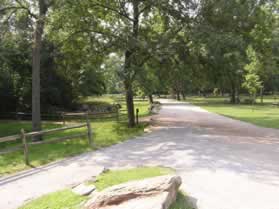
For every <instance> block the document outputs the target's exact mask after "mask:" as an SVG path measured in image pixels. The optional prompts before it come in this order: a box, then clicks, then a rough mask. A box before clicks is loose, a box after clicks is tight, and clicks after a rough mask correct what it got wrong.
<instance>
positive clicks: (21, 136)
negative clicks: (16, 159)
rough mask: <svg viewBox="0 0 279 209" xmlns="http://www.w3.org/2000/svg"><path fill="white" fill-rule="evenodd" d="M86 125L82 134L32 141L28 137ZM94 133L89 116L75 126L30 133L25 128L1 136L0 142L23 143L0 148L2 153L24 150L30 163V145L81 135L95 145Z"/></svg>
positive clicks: (26, 162) (26, 161) (25, 159)
mask: <svg viewBox="0 0 279 209" xmlns="http://www.w3.org/2000/svg"><path fill="white" fill-rule="evenodd" d="M84 127H87V130H86V132H83V133H80V134H75V135H68V136H63V137H58V138H54V139H50V140H45V141H31V142H28V139H30V138H33V137H37V136H45V135H48V134H52V133H57V132H62V131H66V130H73V129H79V128H84ZM92 133H93V132H92V129H91V124H90V121H89V118H88V117H87V118H86V123H84V124H79V125H74V126H68V127H62V128H56V129H50V130H43V131H36V132H29V133H25V131H24V129H21V131H20V134H18V135H13V136H7V137H2V138H0V143H4V142H13V141H17V140H21V143H22V144H21V145H16V146H13V147H9V148H6V149H4V150H0V155H1V154H8V153H12V152H15V151H19V150H22V151H23V153H24V161H25V164H26V165H29V164H30V159H29V147H30V146H32V145H40V144H50V143H57V142H63V141H66V140H70V139H78V138H80V137H87V138H88V144H89V145H90V146H93V136H92Z"/></svg>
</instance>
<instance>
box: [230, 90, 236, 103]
mask: <svg viewBox="0 0 279 209" xmlns="http://www.w3.org/2000/svg"><path fill="white" fill-rule="evenodd" d="M235 96H236V92H235V88H232V89H231V103H232V104H235V103H236V99H235Z"/></svg>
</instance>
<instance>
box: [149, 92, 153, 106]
mask: <svg viewBox="0 0 279 209" xmlns="http://www.w3.org/2000/svg"><path fill="white" fill-rule="evenodd" d="M148 98H149V103H150V104H153V95H152V94H149V95H148Z"/></svg>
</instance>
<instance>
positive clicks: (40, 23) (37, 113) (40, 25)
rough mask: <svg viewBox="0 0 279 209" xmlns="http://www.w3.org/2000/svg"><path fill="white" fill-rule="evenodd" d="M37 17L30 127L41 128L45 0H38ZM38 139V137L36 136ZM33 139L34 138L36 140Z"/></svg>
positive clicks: (33, 54)
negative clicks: (41, 72) (41, 70)
mask: <svg viewBox="0 0 279 209" xmlns="http://www.w3.org/2000/svg"><path fill="white" fill-rule="evenodd" d="M39 12H40V14H39V17H38V19H37V22H36V26H35V31H34V40H33V51H32V129H33V131H40V130H41V102H40V101H41V99H40V90H41V88H40V64H41V63H40V62H41V48H42V37H43V33H44V25H45V16H46V13H47V5H46V3H45V0H39ZM37 139H38V138H37ZM37 139H35V140H37Z"/></svg>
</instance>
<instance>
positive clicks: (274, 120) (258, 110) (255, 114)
mask: <svg viewBox="0 0 279 209" xmlns="http://www.w3.org/2000/svg"><path fill="white" fill-rule="evenodd" d="M187 101H189V102H191V103H193V104H196V105H198V106H201V107H202V108H204V109H206V110H208V111H210V112H214V113H217V114H221V115H224V116H227V117H231V118H234V119H238V120H241V121H245V122H249V123H252V124H255V125H258V126H262V127H267V128H279V108H278V107H276V106H273V105H272V103H274V102H275V101H277V100H274V97H273V96H268V97H265V99H264V104H263V105H262V104H260V103H259V99H258V100H257V102H258V103H257V104H256V105H248V104H237V105H234V104H229V103H228V102H227V101H229V99H228V98H224V97H210V98H201V97H190V98H188V99H187Z"/></svg>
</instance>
